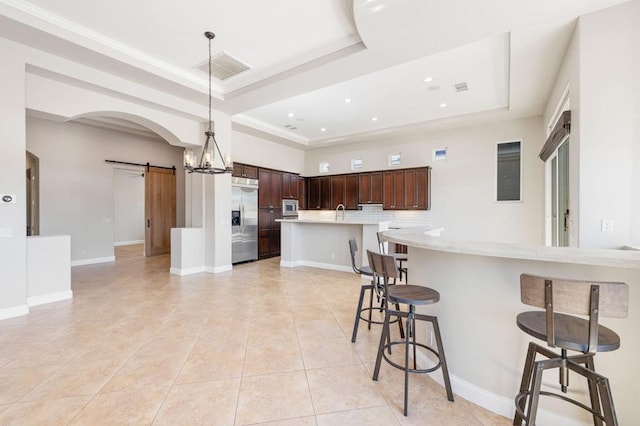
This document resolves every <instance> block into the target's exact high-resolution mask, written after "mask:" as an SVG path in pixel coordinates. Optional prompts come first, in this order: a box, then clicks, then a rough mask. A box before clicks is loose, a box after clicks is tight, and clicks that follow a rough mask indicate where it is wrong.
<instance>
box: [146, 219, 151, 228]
mask: <svg viewBox="0 0 640 426" xmlns="http://www.w3.org/2000/svg"><path fill="white" fill-rule="evenodd" d="M147 228H151V219H147Z"/></svg>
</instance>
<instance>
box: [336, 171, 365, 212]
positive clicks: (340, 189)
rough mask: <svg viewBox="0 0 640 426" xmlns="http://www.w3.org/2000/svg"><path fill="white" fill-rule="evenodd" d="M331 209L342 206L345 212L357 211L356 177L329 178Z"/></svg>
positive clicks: (352, 175)
mask: <svg viewBox="0 0 640 426" xmlns="http://www.w3.org/2000/svg"><path fill="white" fill-rule="evenodd" d="M330 179H331V207H330V208H331V209H335V208H337V207H338V204H342V205H344V208H345V209H346V210H357V209H358V175H357V174H349V175H336V176H331V177H330Z"/></svg>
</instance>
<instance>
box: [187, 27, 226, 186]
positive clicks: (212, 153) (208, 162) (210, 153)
mask: <svg viewBox="0 0 640 426" xmlns="http://www.w3.org/2000/svg"><path fill="white" fill-rule="evenodd" d="M204 36H205V37H206V38H207V39H209V126H208V128H207V131H206V132H204V135H205V136H206V139H205V142H204V146H203V147H202V154H200V160H199V161H198V158H197V156H196V154H194V152H193V151H192V150H190V149H185V150H184V168H185V169H186V170H187V171H188V172H189V173H203V174H207V175H216V174H222V173H231V172H232V171H233V164H232V163H231V156H229V155H226V156H223V155H222V153H221V152H220V147H218V143H217V142H216V136H215V133H214V132H213V130H211V40H213V38H214V37H215V36H216V35H215V34H214V33H212V32H211V31H207V32H205V33H204ZM212 141H213V146H211V147H210V146H209V143H210V142H212ZM214 148H215V149H214ZM216 152H217V153H218V155H217V156H218V157H219V158H220V163H221V165H222V167H216V166H214V162H215V159H216ZM196 161H198V162H197V163H196Z"/></svg>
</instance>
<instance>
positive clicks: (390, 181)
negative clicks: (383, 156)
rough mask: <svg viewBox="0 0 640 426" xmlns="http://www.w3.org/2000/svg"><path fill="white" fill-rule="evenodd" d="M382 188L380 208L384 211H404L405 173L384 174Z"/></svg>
mask: <svg viewBox="0 0 640 426" xmlns="http://www.w3.org/2000/svg"><path fill="white" fill-rule="evenodd" d="M382 186H383V193H382V199H383V200H382V207H383V208H384V209H385V210H405V171H404V170H394V171H388V172H384V173H383V174H382Z"/></svg>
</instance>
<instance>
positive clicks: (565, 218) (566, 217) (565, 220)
mask: <svg viewBox="0 0 640 426" xmlns="http://www.w3.org/2000/svg"><path fill="white" fill-rule="evenodd" d="M568 218H569V209H567V211H566V212H564V230H565V231H568V230H569V225H568V224H567V219H568Z"/></svg>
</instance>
